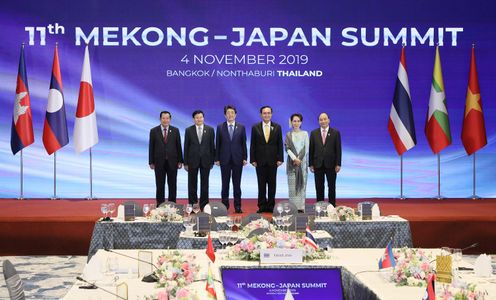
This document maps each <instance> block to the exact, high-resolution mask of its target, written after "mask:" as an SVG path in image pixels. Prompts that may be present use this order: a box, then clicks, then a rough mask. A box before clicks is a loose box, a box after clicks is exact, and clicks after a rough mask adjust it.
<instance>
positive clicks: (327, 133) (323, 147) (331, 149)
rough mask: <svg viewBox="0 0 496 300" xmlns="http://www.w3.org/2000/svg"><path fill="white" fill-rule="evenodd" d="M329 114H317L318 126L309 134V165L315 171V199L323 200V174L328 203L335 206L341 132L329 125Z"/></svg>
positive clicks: (339, 165) (339, 168) (339, 166)
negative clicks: (327, 192) (327, 191)
mask: <svg viewBox="0 0 496 300" xmlns="http://www.w3.org/2000/svg"><path fill="white" fill-rule="evenodd" d="M329 122H330V119H329V116H328V115H327V114H326V113H321V114H320V115H319V125H320V127H319V128H317V129H315V130H314V131H312V133H311V134H310V147H309V148H310V151H309V153H308V156H309V159H308V160H309V165H310V170H311V171H312V172H314V173H315V190H316V191H317V201H324V175H325V177H326V178H327V186H328V188H329V203H330V204H332V205H334V206H336V175H337V174H338V173H339V171H340V170H341V134H340V133H339V131H338V130H336V129H334V128H331V127H330V126H329Z"/></svg>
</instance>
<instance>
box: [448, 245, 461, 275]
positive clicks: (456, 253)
mask: <svg viewBox="0 0 496 300" xmlns="http://www.w3.org/2000/svg"><path fill="white" fill-rule="evenodd" d="M451 250H452V251H453V252H452V253H453V261H454V267H455V270H456V271H458V268H459V267H460V263H461V262H462V258H463V254H462V249H460V248H453V249H451Z"/></svg>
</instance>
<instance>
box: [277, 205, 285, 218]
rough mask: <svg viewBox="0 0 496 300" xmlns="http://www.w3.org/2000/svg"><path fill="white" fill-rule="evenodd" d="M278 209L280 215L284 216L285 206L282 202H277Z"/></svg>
mask: <svg viewBox="0 0 496 300" xmlns="http://www.w3.org/2000/svg"><path fill="white" fill-rule="evenodd" d="M276 209H277V212H278V213H279V217H282V212H283V211H284V207H283V206H282V204H277V206H276Z"/></svg>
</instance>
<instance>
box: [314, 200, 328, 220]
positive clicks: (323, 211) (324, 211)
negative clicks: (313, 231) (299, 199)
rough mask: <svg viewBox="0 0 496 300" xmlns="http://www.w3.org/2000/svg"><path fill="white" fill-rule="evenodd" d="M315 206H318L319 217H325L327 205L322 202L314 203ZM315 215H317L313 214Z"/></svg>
mask: <svg viewBox="0 0 496 300" xmlns="http://www.w3.org/2000/svg"><path fill="white" fill-rule="evenodd" d="M315 206H320V210H321V212H320V216H321V217H325V216H327V207H328V206H329V203H327V202H324V201H318V202H315ZM315 214H317V213H315Z"/></svg>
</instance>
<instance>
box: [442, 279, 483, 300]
mask: <svg viewBox="0 0 496 300" xmlns="http://www.w3.org/2000/svg"><path fill="white" fill-rule="evenodd" d="M486 295H487V292H486V291H481V290H477V286H476V285H475V284H473V283H469V284H467V283H464V282H456V283H455V282H454V283H451V284H446V285H443V286H442V288H441V295H440V299H442V300H483V299H485V297H486Z"/></svg>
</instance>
